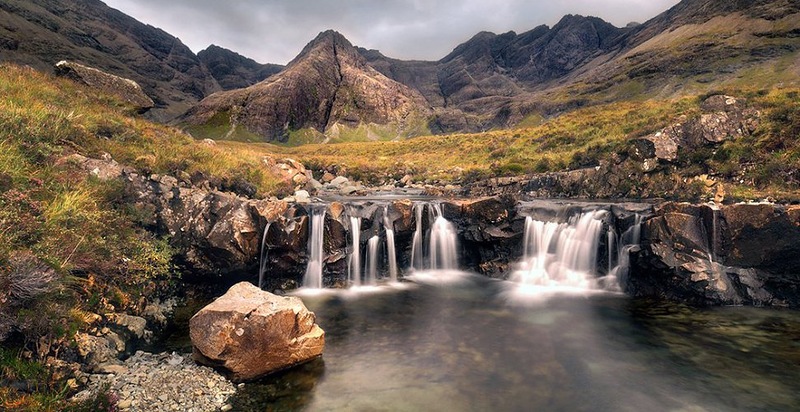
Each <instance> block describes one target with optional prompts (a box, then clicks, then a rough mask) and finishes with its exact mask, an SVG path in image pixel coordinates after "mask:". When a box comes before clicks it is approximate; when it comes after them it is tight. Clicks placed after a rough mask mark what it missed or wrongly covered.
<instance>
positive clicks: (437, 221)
mask: <svg viewBox="0 0 800 412" xmlns="http://www.w3.org/2000/svg"><path fill="white" fill-rule="evenodd" d="M426 205H427V206H428V221H429V222H431V226H430V228H429V229H428V231H427V237H426V236H425V234H426V233H425V232H424V231H423V227H422V215H423V208H424V207H425V206H426ZM414 215H415V217H416V219H417V221H416V230H415V231H414V237H413V239H412V243H411V268H412V269H413V270H423V269H426V268H427V269H432V270H451V269H457V268H458V252H457V242H456V236H457V233H456V229H455V227H454V226H453V224H452V223H450V222H449V221H448V220H447V219H445V218H444V216H443V215H442V207H441V205H440V204H437V203H428V204H425V203H417V204H415V205H414ZM426 241H427V245H428V248H427V251H428V255H427V259H425V256H423V251H424V250H425V246H424V244H425V242H426ZM426 264H427V265H426Z"/></svg>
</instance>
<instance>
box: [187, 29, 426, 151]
mask: <svg viewBox="0 0 800 412" xmlns="http://www.w3.org/2000/svg"><path fill="white" fill-rule="evenodd" d="M428 113H429V108H428V106H427V104H426V103H425V100H424V98H422V96H421V95H419V93H418V92H416V91H415V90H413V89H411V88H409V87H407V86H405V85H402V84H401V83H398V82H395V81H393V80H390V79H389V78H387V77H385V76H383V75H382V74H380V73H378V72H377V71H376V70H374V69H372V68H371V67H369V66H368V65H367V64H366V61H365V60H364V58H363V57H362V56H361V55H359V54H358V53H357V51H356V49H355V48H354V47H353V46H352V45H351V44H350V42H349V41H347V39H345V38H344V37H343V36H342V35H341V34H339V33H336V32H334V31H327V32H324V33H321V34H320V35H319V36H318V37H317V38H316V39H314V40H313V41H312V42H311V43H309V44H308V45H307V46H306V47H305V48H304V49H303V51H302V52H301V53H300V54H299V55H298V56H297V57H296V58H295V59H294V60H293V61H292V62H290V63H289V65H288V66H287V67H286V69H284V70H283V71H282V72H280V73H278V74H276V75H274V76H272V77H270V78H268V79H267V80H265V81H263V82H261V83H258V84H256V85H253V86H250V87H248V88H245V89H239V90H233V91H228V92H220V93H216V94H214V95H211V96H209V97H207V98H205V99H203V100H202V101H201V102H200V103H199V104H197V105H196V106H195V107H193V108H192V109H191V110H190V111H189V112H187V113H186V115H185V116H183V117H182V120H181V121H182V122H183V123H184V124H186V125H188V126H189V128H188V129H189V130H190V131H191V132H193V133H194V134H195V135H196V136H199V137H216V136H205V135H204V134H203V133H204V132H203V130H204V127H208V126H209V125H216V126H217V127H221V128H222V129H226V128H227V132H226V136H227V137H228V138H232V137H236V136H237V134H236V133H237V128H242V129H245V131H239V133H242V132H245V133H249V134H250V135H256V136H259V137H260V138H262V139H263V140H267V141H273V140H277V141H281V142H286V141H287V140H288V139H289V136H290V133H291V132H293V131H297V130H300V129H305V128H310V129H314V130H316V131H317V132H319V133H326V134H328V135H333V136H334V137H335V136H336V135H337V134H338V133H339V132H340V128H342V127H348V128H357V127H358V126H360V125H370V124H371V125H380V126H389V130H391V132H390V133H391V137H401V136H406V135H407V134H408V133H409V132H410V130H415V128H416V127H418V126H419V124H420V123H422V124H423V125H424V122H425V121H426V117H427V115H428ZM192 126H194V127H192ZM214 130H217V129H214ZM376 138H377V136H376Z"/></svg>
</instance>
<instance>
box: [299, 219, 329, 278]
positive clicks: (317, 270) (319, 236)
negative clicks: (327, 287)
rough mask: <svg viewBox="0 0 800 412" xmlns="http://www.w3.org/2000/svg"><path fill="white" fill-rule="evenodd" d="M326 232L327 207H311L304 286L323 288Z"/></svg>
mask: <svg viewBox="0 0 800 412" xmlns="http://www.w3.org/2000/svg"><path fill="white" fill-rule="evenodd" d="M324 234H325V208H321V207H315V208H312V209H311V233H310V234H309V236H308V249H309V252H310V253H309V258H308V266H307V267H306V275H305V277H304V278H303V287H306V288H311V289H319V288H322V265H323V260H324V258H325V256H324V251H323V240H324Z"/></svg>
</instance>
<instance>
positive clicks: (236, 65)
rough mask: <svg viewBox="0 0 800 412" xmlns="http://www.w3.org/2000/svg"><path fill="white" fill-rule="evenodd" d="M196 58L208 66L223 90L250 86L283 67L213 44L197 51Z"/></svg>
mask: <svg viewBox="0 0 800 412" xmlns="http://www.w3.org/2000/svg"><path fill="white" fill-rule="evenodd" d="M197 58H199V59H200V61H201V62H202V63H203V64H204V65H205V66H206V67H207V68H208V70H209V72H211V75H212V76H214V79H216V80H217V83H219V85H220V87H222V89H223V90H233V89H241V88H244V87H247V86H252V85H254V84H256V83H258V82H260V81H262V80H264V79H266V78H267V77H269V76H272V75H273V74H275V73H278V72H280V71H281V70H283V68H284V67H283V66H281V65H279V64H261V63H257V62H256V61H255V60H253V59H250V58H247V57H244V56H242V55H241V54H239V53H236V52H234V51H231V50H228V49H225V48H223V47H219V46H216V45H213V44H212V45H211V46H208V47H207V48H206V49H205V50H202V51H200V52H198V53H197Z"/></svg>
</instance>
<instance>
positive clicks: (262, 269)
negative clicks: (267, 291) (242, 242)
mask: <svg viewBox="0 0 800 412" xmlns="http://www.w3.org/2000/svg"><path fill="white" fill-rule="evenodd" d="M271 225H272V222H267V226H266V227H265V228H264V235H262V236H261V252H260V253H259V254H258V288H259V289H264V275H265V274H266V272H267V252H268V251H269V249H268V248H267V233H269V227H270V226H271Z"/></svg>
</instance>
